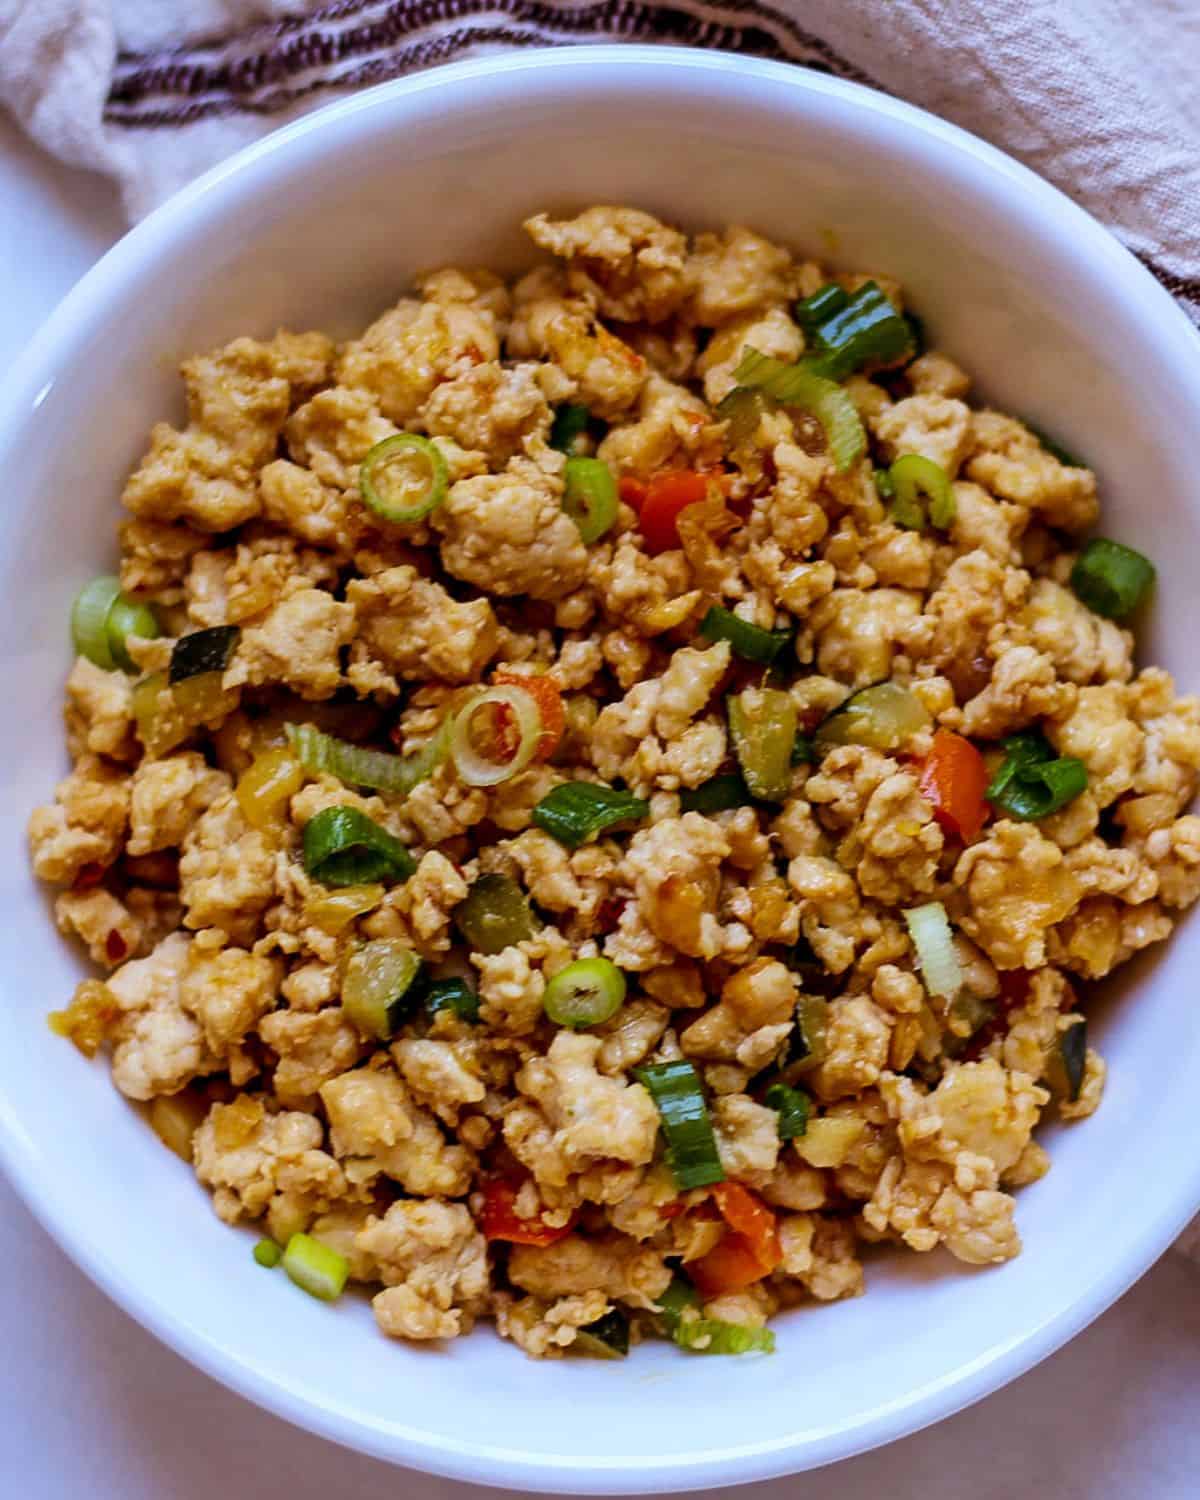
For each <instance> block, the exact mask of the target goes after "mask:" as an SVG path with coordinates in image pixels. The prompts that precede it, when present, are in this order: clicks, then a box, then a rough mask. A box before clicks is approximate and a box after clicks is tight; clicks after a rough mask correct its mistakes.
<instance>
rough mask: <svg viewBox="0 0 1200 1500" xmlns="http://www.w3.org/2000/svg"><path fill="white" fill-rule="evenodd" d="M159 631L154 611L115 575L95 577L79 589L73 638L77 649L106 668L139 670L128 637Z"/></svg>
mask: <svg viewBox="0 0 1200 1500" xmlns="http://www.w3.org/2000/svg"><path fill="white" fill-rule="evenodd" d="M159 634H160V631H159V627H158V617H157V616H156V615H155V613H154V611H153V610H152V609H151V608H150V606H149V605H148V604H140V603H138V602H137V601H136V600H134V599H130V598H129V596H128V595H127V594H123V593H122V592H121V585H120V583H119V582H118V580H117V579H116V578H112V577H108V576H106V577H103V578H93V579H92V581H91V583H87V584H84V586H83V588H81V589H80V591H79V593H78V594H77V595H76V596H75V603H74V604H73V605H72V606H71V639H72V641H73V642H74V645H75V649H76V651H78V652H79V654H80V655H81V656H86V657H87V659H88V661H90V662H91V663H92V664H93V665H94V666H97V667H103V668H104V670H105V671H106V672H111V671H113V670H114V668H116V667H120V669H121V670H122V671H123V672H136V671H137V664H136V663H135V662H134V660H133V658H132V657H131V656H130V654H129V651H128V648H127V647H126V645H125V642H126V639H127V638H128V637H129V636H131V635H137V636H142V637H144V638H145V639H146V640H148V641H152V640H155V639H156V638H157V637H158V635H159Z"/></svg>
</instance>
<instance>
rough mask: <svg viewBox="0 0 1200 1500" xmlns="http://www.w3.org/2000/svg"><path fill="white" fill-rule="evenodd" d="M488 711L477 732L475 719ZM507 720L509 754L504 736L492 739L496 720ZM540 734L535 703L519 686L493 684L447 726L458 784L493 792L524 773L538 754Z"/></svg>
mask: <svg viewBox="0 0 1200 1500" xmlns="http://www.w3.org/2000/svg"><path fill="white" fill-rule="evenodd" d="M484 709H489V710H490V711H491V713H490V720H485V721H484V723H485V726H486V728H485V732H484V733H483V735H482V737H481V736H480V732H479V723H478V715H479V714H480V713H481V712H482V711H483V710H484ZM502 714H503V715H506V716H507V722H509V723H511V724H512V725H513V726H514V727H515V729H516V733H517V742H516V748H515V749H512V748H511V745H510V742H509V739H508V735H507V734H506V733H497V732H496V726H497V725H498V724H500V723H501V722H503V721H501V719H500V715H502ZM542 732H543V724H542V714H541V709H540V707H539V704H538V700H537V698H536V697H535V696H534V694H533V693H532V692H530V691H529V690H527V689H526V688H523V687H521V686H520V685H519V684H518V683H515V682H514V683H508V682H506V683H501V684H495V685H494V686H492V687H490V688H485V689H484V690H483V691H482V692H479V693H476V694H475V695H474V697H472V698H470V699H469V700H468V701H467V702H466V703H465V704H464V705H463V707H462V708H460V709H459V710H458V712H457V713H456V714H455V716H454V718H453V720H452V721H451V725H450V755H451V757H452V759H453V761H454V768H455V770H456V771H457V772H458V774H459V778H460V779H461V780H462V781H465V782H466V784H467V785H468V786H498V785H499V784H500V783H501V782H502V781H511V780H512V778H513V777H514V776H516V775H517V774H518V773H519V772H521V771H523V770H524V769H525V767H526V766H527V765H528V764H529V762H530V761H531V760H532V759H533V757H534V755H535V754H536V753H537V748H538V745H539V743H540V742H541V738H542Z"/></svg>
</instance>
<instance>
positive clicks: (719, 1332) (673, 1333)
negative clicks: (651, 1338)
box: [657, 1276, 775, 1354]
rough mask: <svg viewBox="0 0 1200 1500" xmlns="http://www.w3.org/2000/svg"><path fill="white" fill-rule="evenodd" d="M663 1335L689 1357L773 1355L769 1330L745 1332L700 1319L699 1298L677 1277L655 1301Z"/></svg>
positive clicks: (716, 1320) (715, 1320) (738, 1327)
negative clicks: (656, 1301)
mask: <svg viewBox="0 0 1200 1500" xmlns="http://www.w3.org/2000/svg"><path fill="white" fill-rule="evenodd" d="M657 1311H658V1315H659V1317H660V1318H661V1319H662V1324H663V1331H664V1332H665V1333H666V1335H667V1337H668V1338H670V1339H671V1340H672V1342H674V1343H676V1344H678V1345H679V1347H680V1348H681V1349H687V1350H688V1351H689V1352H690V1353H692V1354H772V1353H774V1351H775V1336H774V1334H772V1333H771V1331H770V1329H769V1328H747V1327H746V1326H744V1325H743V1324H741V1323H726V1322H723V1321H721V1320H720V1319H719V1318H702V1317H701V1316H700V1294H699V1293H698V1292H697V1291H696V1288H695V1287H694V1286H692V1285H691V1284H690V1283H689V1282H686V1281H685V1280H684V1279H683V1277H682V1276H676V1277H675V1279H674V1280H673V1281H672V1282H671V1284H670V1286H669V1287H668V1288H667V1289H666V1291H665V1292H664V1293H663V1294H662V1296H661V1297H660V1298H659V1299H658V1306H657Z"/></svg>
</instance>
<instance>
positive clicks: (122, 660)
mask: <svg viewBox="0 0 1200 1500" xmlns="http://www.w3.org/2000/svg"><path fill="white" fill-rule="evenodd" d="M160 634H161V632H160V630H159V628H158V616H157V615H156V614H155V613H154V611H153V610H152V609H151V608H150V606H149V605H148V604H139V603H138V602H137V601H136V600H133V599H130V598H129V597H128V596H127V595H125V594H118V595H117V597H116V599H114V600H113V607H112V609H110V610H109V612H108V646H109V650H110V651H111V652H112V657H113V661H114V662H116V664H117V666H118V667H120V668H121V670H122V671H123V672H136V671H137V663H136V662H135V661H134V659H133V657H132V656H130V654H129V648H128V647H127V646H126V644H125V642H126V641H127V640H128V639H129V637H130V636H131V635H136V636H138V637H139V638H140V639H142V640H145V641H153V640H157V639H158V637H159V635H160Z"/></svg>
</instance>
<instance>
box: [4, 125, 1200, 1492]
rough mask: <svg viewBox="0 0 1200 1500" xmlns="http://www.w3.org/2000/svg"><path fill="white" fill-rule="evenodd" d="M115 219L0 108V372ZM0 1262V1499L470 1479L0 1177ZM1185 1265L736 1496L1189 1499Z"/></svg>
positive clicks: (1196, 1366)
mask: <svg viewBox="0 0 1200 1500" xmlns="http://www.w3.org/2000/svg"><path fill="white" fill-rule="evenodd" d="M119 229H120V220H119V216H118V214H117V210H116V205H115V203H114V201H113V199H112V195H111V192H110V190H109V189H108V188H107V187H106V186H105V185H104V184H102V183H99V182H98V181H96V180H94V179H90V178H86V177H84V176H82V175H80V174H76V173H70V172H67V171H65V170H63V169H61V168H58V167H55V166H52V165H51V164H50V163H49V162H47V161H45V160H43V159H42V158H40V157H39V156H38V155H36V154H35V152H34V151H33V150H32V148H31V147H29V146H27V145H26V144H25V143H24V142H23V141H22V140H21V139H20V138H19V137H18V135H17V133H16V131H15V130H14V128H13V127H12V125H11V124H10V122H9V121H8V120H7V119H5V118H3V117H0V287H3V298H2V300H0V368H3V366H4V365H5V364H7V363H8V361H9V360H10V359H11V357H12V356H13V354H15V353H16V351H17V350H18V349H19V348H20V347H21V346H22V344H24V342H25V341H26V339H27V338H28V337H29V335H30V334H31V333H32V332H33V331H34V329H35V328H36V327H37V326H38V324H39V323H40V322H41V321H42V319H43V318H44V317H45V316H46V314H47V313H48V312H49V311H50V310H51V308H52V307H53V306H54V304H55V302H56V301H57V300H58V299H59V298H60V297H61V296H62V295H63V293H64V292H65V291H66V290H67V289H68V287H69V286H70V285H71V284H72V282H74V281H75V280H76V279H77V278H78V277H79V276H80V275H81V274H82V273H83V272H84V271H85V270H86V269H87V267H88V266H89V265H90V264H91V263H92V261H93V260H95V259H96V257H97V256H98V255H100V254H101V253H103V251H104V250H105V249H106V248H107V246H108V245H109V244H110V243H111V242H112V240H113V239H114V238H115V237H116V235H117V233H118V232H119ZM24 1001H25V997H23V996H19V995H9V996H5V997H4V1003H5V1004H8V1005H16V1004H21V1003H23V1002H24ZM0 1268H2V1270H0V1338H2V1341H3V1354H2V1357H0V1497H2V1500H9V1497H11V1500H68V1497H70V1500H76V1497H83V1496H86V1497H87V1500H260V1497H264V1496H271V1497H275V1496H286V1497H287V1500H341V1497H343V1496H346V1497H349V1496H352V1497H353V1500H385V1497H386V1500H396V1497H398V1496H403V1497H404V1500H484V1497H486V1495H487V1493H488V1492H487V1491H484V1490H479V1489H476V1488H474V1487H471V1486H466V1485H458V1484H452V1483H450V1482H448V1481H445V1480H435V1479H423V1478H419V1477H416V1476H412V1475H407V1474H401V1473H399V1472H398V1471H396V1470H394V1469H391V1468H388V1467H387V1466H385V1465H383V1464H380V1463H377V1462H375V1461H374V1460H371V1459H366V1458H360V1457H358V1456H357V1455H355V1454H351V1453H347V1452H345V1451H343V1450H342V1449H339V1448H335V1447H333V1446H332V1445H330V1444H328V1443H326V1442H323V1441H321V1440H320V1439H317V1438H313V1437H309V1436H307V1435H305V1434H303V1433H300V1432H298V1431H296V1430H294V1429H293V1428H290V1427H288V1426H286V1425H285V1424H284V1423H282V1422H280V1421H278V1420H276V1419H275V1418H274V1417H270V1416H268V1415H266V1414H265V1413H263V1412H260V1411H258V1410H257V1409H255V1408H254V1407H251V1406H249V1405H248V1404H247V1403H246V1402H244V1401H242V1400H241V1399H240V1398H239V1397H237V1396H234V1395H231V1394H230V1393H229V1392H227V1391H225V1390H224V1389H223V1388H222V1387H220V1386H218V1385H216V1384H215V1383H214V1382H213V1381H211V1380H209V1379H208V1378H207V1377H206V1376H204V1375H201V1374H199V1373H198V1372H196V1371H195V1370H193V1369H192V1368H191V1367H190V1366H188V1365H186V1364H184V1362H183V1361H182V1360H180V1359H178V1358H177V1357H176V1356H175V1355H174V1354H172V1353H170V1352H169V1351H168V1350H167V1349H165V1348H163V1347H162V1346H161V1345H159V1344H158V1343H156V1342H155V1341H154V1340H153V1339H152V1338H151V1337H150V1336H149V1335H148V1334H146V1333H143V1332H142V1330H141V1329H140V1328H138V1327H137V1326H136V1325H135V1324H134V1323H132V1322H131V1321H130V1320H129V1319H128V1318H127V1317H125V1315H124V1314H123V1313H121V1312H120V1311H118V1310H117V1308H115V1307H114V1306H113V1305H112V1304H111V1303H109V1302H108V1301H107V1300H106V1299H105V1298H104V1297H103V1296H102V1295H101V1294H100V1293H99V1292H98V1291H96V1290H95V1289H94V1288H93V1287H92V1286H91V1284H90V1283H89V1282H87V1281H86V1280H85V1279H84V1278H83V1277H82V1276H81V1275H80V1274H79V1272H78V1271H76V1270H75V1268H74V1266H72V1265H71V1264H70V1263H69V1262H68V1261H67V1260H66V1258H65V1257H64V1256H63V1255H62V1254H60V1252H59V1251H58V1250H57V1248H56V1247H55V1246H54V1245H53V1244H52V1242H51V1241H50V1240H49V1239H48V1237H47V1236H46V1235H45V1234H44V1233H43V1232H42V1230H41V1229H40V1228H39V1227H38V1226H37V1225H36V1224H35V1223H34V1222H33V1220H32V1219H31V1218H30V1217H29V1215H28V1213H27V1212H26V1211H25V1209H24V1207H23V1206H22V1205H21V1204H20V1203H19V1202H18V1200H17V1199H16V1197H15V1196H14V1194H13V1193H12V1191H11V1190H10V1189H9V1188H8V1187H7V1185H6V1184H5V1183H4V1182H3V1181H2V1180H0ZM1198 1278H1200V1271H1197V1270H1195V1269H1193V1268H1191V1267H1189V1266H1187V1265H1186V1264H1185V1263H1184V1262H1182V1261H1181V1260H1180V1259H1179V1258H1178V1257H1168V1259H1167V1260H1166V1261H1164V1262H1162V1263H1161V1264H1160V1265H1159V1266H1158V1267H1157V1268H1156V1269H1155V1270H1153V1271H1151V1272H1150V1274H1149V1275H1148V1276H1146V1277H1145V1278H1144V1279H1143V1281H1142V1282H1141V1283H1140V1284H1139V1285H1138V1286H1137V1287H1135V1288H1134V1290H1133V1291H1132V1292H1130V1293H1129V1294H1128V1295H1127V1296H1126V1297H1125V1298H1124V1299H1123V1300H1122V1301H1121V1302H1120V1303H1118V1304H1117V1306H1116V1307H1115V1308H1113V1309H1112V1310H1111V1311H1110V1312H1108V1313H1107V1314H1106V1315H1105V1316H1104V1317H1103V1318H1101V1319H1100V1321H1099V1322H1098V1323H1096V1324H1095V1325H1094V1326H1093V1327H1092V1328H1091V1329H1089V1330H1088V1331H1087V1332H1086V1333H1084V1334H1082V1335H1081V1336H1080V1337H1079V1338H1078V1339H1076V1340H1075V1342H1074V1343H1073V1344H1071V1345H1069V1346H1068V1347H1067V1348H1066V1349H1064V1350H1062V1351H1060V1352H1059V1353H1058V1354H1056V1355H1055V1356H1054V1357H1053V1358H1051V1359H1049V1360H1047V1361H1046V1363H1045V1364H1043V1365H1042V1366H1040V1367H1039V1368H1038V1369H1037V1370H1034V1371H1032V1372H1031V1373H1030V1374H1028V1375H1026V1376H1024V1377H1023V1378H1022V1379H1021V1380H1019V1381H1017V1382H1016V1383H1015V1384H1014V1385H1012V1386H1010V1387H1009V1388H1008V1389H1007V1390H1005V1391H1002V1392H1000V1393H998V1394H997V1395H995V1396H992V1397H991V1398H989V1399H988V1400H987V1401H984V1402H982V1403H981V1404H980V1405H978V1406H976V1407H973V1408H972V1409H971V1410H970V1411H967V1412H962V1413H960V1414H959V1415H958V1416H956V1417H952V1418H950V1419H949V1420H948V1421H946V1422H943V1423H942V1424H941V1425H940V1426H938V1427H935V1428H931V1429H930V1430H928V1431H927V1432H924V1433H920V1434H918V1435H917V1436H915V1437H912V1438H908V1439H906V1440H905V1441H904V1442H901V1443H897V1444H894V1445H893V1446H892V1447H890V1448H887V1449H884V1450H881V1451H879V1452H876V1453H872V1454H865V1455H863V1456H862V1457H861V1458H856V1459H851V1460H849V1461H848V1462H847V1463H844V1464H841V1465H839V1466H837V1467H836V1468H835V1469H831V1470H825V1471H824V1472H822V1473H819V1474H815V1475H811V1476H808V1477H805V1478H802V1479H798V1480H779V1481H776V1482H774V1483H772V1484H764V1485H760V1486H755V1487H754V1490H753V1495H752V1500H785V1497H786V1500H804V1497H809V1496H811V1497H812V1500H876V1497H878V1496H880V1495H886V1496H888V1497H889V1500H910V1497H911V1500H918V1497H919V1500H1017V1497H1021V1496H1024V1495H1027V1494H1028V1495H1037V1496H1042V1497H1045V1500H1195V1497H1196V1496H1197V1494H1200V1480H1198V1479H1197V1475H1198V1474H1200V1286H1198V1285H1197V1279H1198ZM186 1291H187V1289H186V1288H185V1287H181V1288H180V1295H181V1296H186ZM733 1373H734V1372H731V1377H732V1375H733Z"/></svg>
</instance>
